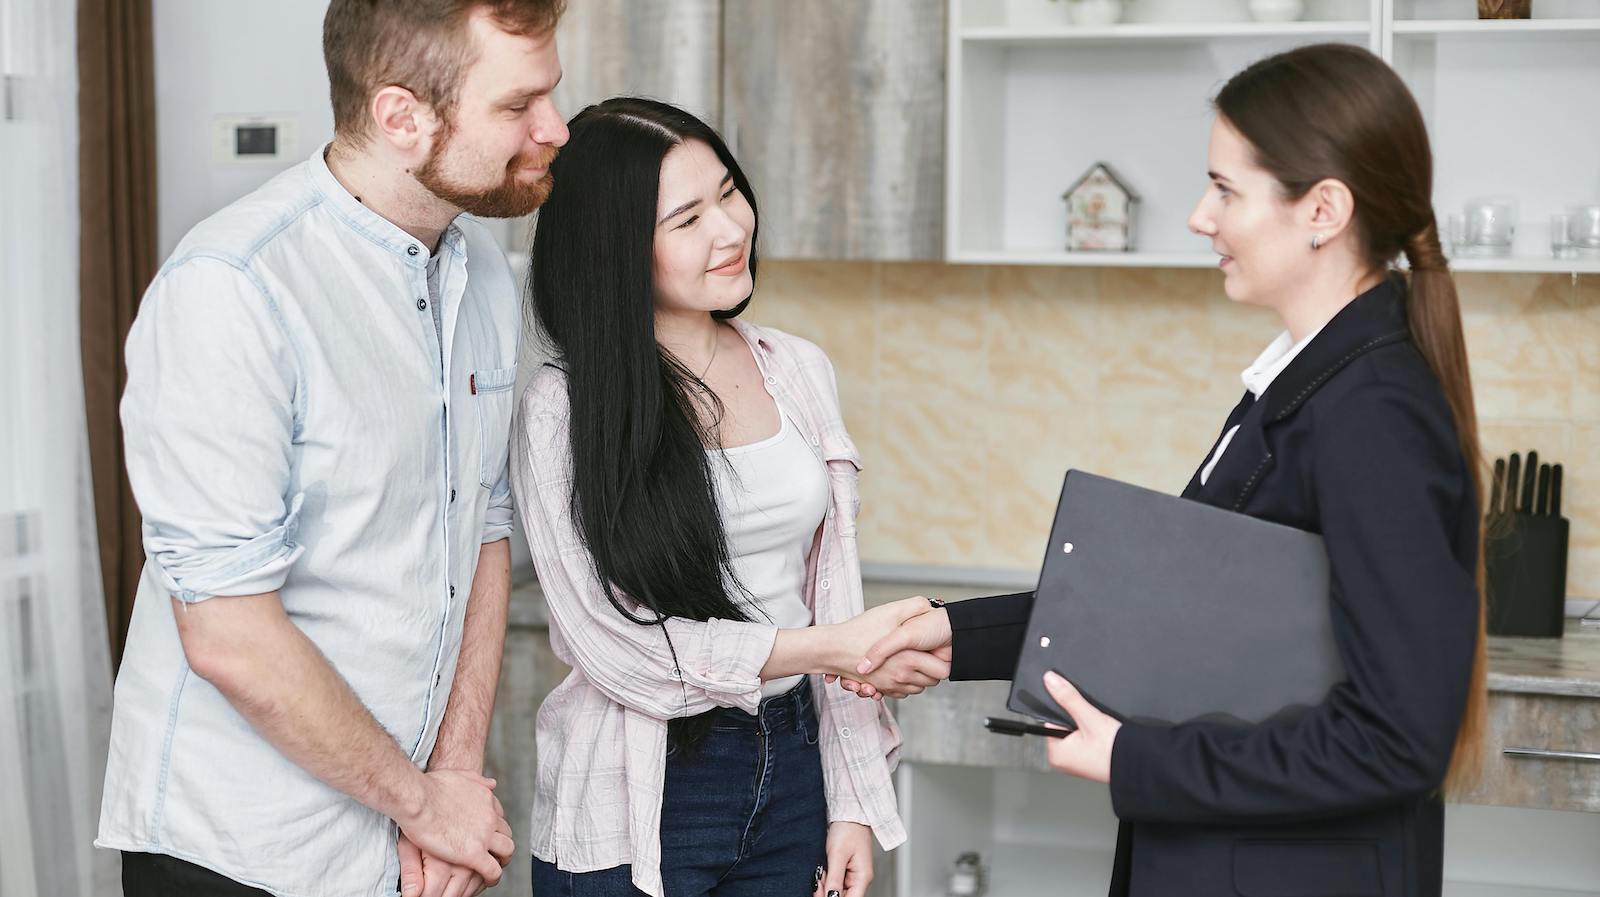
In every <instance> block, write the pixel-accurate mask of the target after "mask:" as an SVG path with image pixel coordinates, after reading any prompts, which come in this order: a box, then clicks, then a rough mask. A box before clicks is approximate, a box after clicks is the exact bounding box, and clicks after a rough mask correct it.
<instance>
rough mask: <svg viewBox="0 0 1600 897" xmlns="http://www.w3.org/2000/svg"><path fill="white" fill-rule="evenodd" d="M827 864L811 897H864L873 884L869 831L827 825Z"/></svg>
mask: <svg viewBox="0 0 1600 897" xmlns="http://www.w3.org/2000/svg"><path fill="white" fill-rule="evenodd" d="M827 852H828V865H827V866H826V867H824V869H823V874H822V878H821V879H820V880H819V881H818V882H817V887H816V890H815V891H813V892H812V897H866V893H867V885H869V884H872V829H870V828H868V827H867V826H864V825H861V824H860V823H856V822H834V823H830V824H829V825H828V841H827Z"/></svg>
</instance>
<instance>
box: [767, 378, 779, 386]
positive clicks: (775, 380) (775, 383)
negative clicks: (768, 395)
mask: <svg viewBox="0 0 1600 897" xmlns="http://www.w3.org/2000/svg"><path fill="white" fill-rule="evenodd" d="M767 382H768V383H771V384H772V385H774V386H776V385H777V384H778V378H777V377H768V378H767Z"/></svg>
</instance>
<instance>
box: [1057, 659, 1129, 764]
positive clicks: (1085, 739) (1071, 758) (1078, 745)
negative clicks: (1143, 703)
mask: <svg viewBox="0 0 1600 897" xmlns="http://www.w3.org/2000/svg"><path fill="white" fill-rule="evenodd" d="M1044 687H1045V690H1046V691H1048V692H1050V697H1052V698H1054V699H1055V702H1056V703H1057V704H1059V705H1061V709H1062V710H1065V711H1066V712H1067V715H1068V716H1070V717H1072V721H1073V722H1075V723H1077V724H1078V728H1077V729H1076V730H1075V731H1074V732H1073V733H1072V734H1070V735H1068V736H1066V737H1065V738H1047V739H1045V740H1046V741H1047V742H1049V744H1048V745H1046V752H1047V754H1048V756H1049V759H1050V766H1051V767H1052V768H1054V769H1057V770H1059V771H1061V772H1064V773H1066V774H1067V775H1072V776H1077V777H1078V778H1081V779H1088V780H1090V781H1092V782H1100V783H1102V784H1104V783H1107V782H1110V781H1111V748H1112V746H1113V745H1115V744H1116V741H1117V733H1118V732H1119V731H1121V730H1122V723H1119V722H1117V720H1116V719H1115V718H1113V717H1111V716H1108V715H1106V714H1104V713H1102V712H1100V708H1098V707H1096V706H1094V705H1093V704H1091V703H1089V701H1088V700H1087V699H1086V698H1084V696H1083V695H1081V694H1079V693H1078V689H1077V688H1075V687H1074V686H1073V684H1072V683H1071V682H1068V681H1067V680H1066V679H1063V678H1062V677H1061V676H1059V675H1057V674H1056V673H1055V672H1053V671H1052V672H1049V673H1045V674H1044ZM1051 728H1058V727H1055V726H1052V727H1051Z"/></svg>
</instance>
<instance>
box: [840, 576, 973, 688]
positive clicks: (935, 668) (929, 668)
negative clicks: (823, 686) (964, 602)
mask: <svg viewBox="0 0 1600 897" xmlns="http://www.w3.org/2000/svg"><path fill="white" fill-rule="evenodd" d="M906 600H907V601H921V602H927V601H928V599H926V598H923V597H921V596H918V597H916V598H908V599H906ZM950 642H951V634H950V614H949V612H948V611H947V610H945V609H944V608H943V607H937V608H936V607H934V606H933V605H932V603H931V602H930V603H929V604H928V609H927V610H926V611H924V612H923V613H921V614H918V615H916V616H912V617H908V618H906V619H905V621H904V622H902V623H901V624H900V625H899V626H897V627H895V629H894V630H892V631H891V632H889V633H887V634H885V635H884V637H883V638H881V639H879V640H878V641H877V642H875V643H874V644H873V645H872V647H870V648H868V649H867V651H866V653H865V654H864V655H863V656H862V659H861V662H860V664H859V665H857V667H856V676H857V678H856V679H855V680H854V681H852V680H850V679H846V680H845V681H843V682H841V683H840V684H841V685H843V686H844V688H845V689H847V690H849V691H852V692H855V693H856V694H858V695H860V696H861V697H864V698H874V697H882V696H884V695H888V696H890V697H904V696H905V695H907V694H916V693H918V692H920V691H922V689H923V688H929V687H932V686H933V685H935V684H937V683H938V682H939V681H940V680H944V679H948V678H949V677H950V658H951V656H952V655H951V645H950ZM930 679H931V680H932V681H929V680H930ZM885 686H887V687H885Z"/></svg>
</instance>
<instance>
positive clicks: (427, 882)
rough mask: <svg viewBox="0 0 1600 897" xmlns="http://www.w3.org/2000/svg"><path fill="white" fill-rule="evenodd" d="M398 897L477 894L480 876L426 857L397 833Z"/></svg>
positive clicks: (467, 896) (480, 888)
mask: <svg viewBox="0 0 1600 897" xmlns="http://www.w3.org/2000/svg"><path fill="white" fill-rule="evenodd" d="M398 846H399V849H400V897H477V895H479V894H481V893H483V889H484V887H485V886H484V883H483V876H481V875H479V874H478V873H476V872H473V871H472V870H471V869H468V868H467V867H465V866H457V865H455V864H454V863H447V862H445V861H444V860H441V859H439V858H438V857H430V856H428V855H426V854H424V853H423V852H422V848H420V847H418V846H417V845H416V844H415V843H413V842H412V840H411V839H410V838H407V837H406V836H405V835H401V836H400V842H399V845H398Z"/></svg>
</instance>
